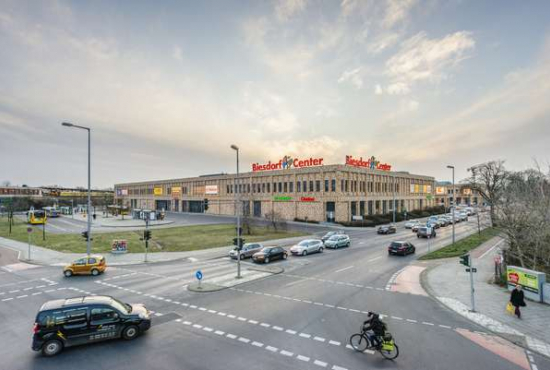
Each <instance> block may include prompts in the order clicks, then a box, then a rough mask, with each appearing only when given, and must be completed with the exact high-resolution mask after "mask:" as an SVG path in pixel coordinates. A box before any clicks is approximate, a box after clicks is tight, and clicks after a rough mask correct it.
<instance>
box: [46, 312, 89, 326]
mask: <svg viewBox="0 0 550 370" xmlns="http://www.w3.org/2000/svg"><path fill="white" fill-rule="evenodd" d="M87 311H88V310H87V309H85V308H84V309H82V308H77V309H73V310H63V311H56V312H54V313H53V316H54V320H55V325H56V326H57V325H62V326H63V327H64V328H66V329H71V328H78V327H80V326H84V325H86V324H87V320H86V316H87V314H88V312H87Z"/></svg>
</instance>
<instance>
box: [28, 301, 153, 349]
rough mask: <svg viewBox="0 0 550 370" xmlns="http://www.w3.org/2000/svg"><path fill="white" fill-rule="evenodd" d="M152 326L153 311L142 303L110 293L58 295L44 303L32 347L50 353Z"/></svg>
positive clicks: (132, 334)
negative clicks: (56, 297)
mask: <svg viewBox="0 0 550 370" xmlns="http://www.w3.org/2000/svg"><path fill="white" fill-rule="evenodd" d="M150 327H151V316H150V313H149V311H148V310H147V308H145V306H144V305H142V304H128V303H123V302H120V301H118V300H117V299H115V298H113V297H109V296H84V297H77V298H67V299H56V300H53V301H48V302H46V303H44V304H43V305H42V307H40V310H39V311H38V314H37V315H36V320H35V323H34V328H33V333H34V334H33V339H32V349H33V350H34V351H42V353H43V354H44V356H48V357H50V356H55V355H57V354H58V353H60V352H61V351H62V350H63V348H65V347H71V346H75V345H79V344H88V343H95V342H101V341H104V340H108V339H115V338H123V339H126V340H131V339H134V338H136V337H137V336H138V335H139V334H140V333H143V332H145V331H147V330H149V328H150Z"/></svg>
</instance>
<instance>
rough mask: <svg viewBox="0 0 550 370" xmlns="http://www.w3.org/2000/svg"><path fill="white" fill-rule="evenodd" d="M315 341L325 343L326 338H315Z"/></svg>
mask: <svg viewBox="0 0 550 370" xmlns="http://www.w3.org/2000/svg"><path fill="white" fill-rule="evenodd" d="M313 340H316V341H318V342H324V341H325V338H323V337H313Z"/></svg>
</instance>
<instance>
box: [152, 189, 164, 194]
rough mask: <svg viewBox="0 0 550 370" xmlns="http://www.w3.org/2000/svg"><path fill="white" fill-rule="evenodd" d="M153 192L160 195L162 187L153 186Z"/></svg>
mask: <svg viewBox="0 0 550 370" xmlns="http://www.w3.org/2000/svg"><path fill="white" fill-rule="evenodd" d="M153 194H155V195H162V188H154V189H153Z"/></svg>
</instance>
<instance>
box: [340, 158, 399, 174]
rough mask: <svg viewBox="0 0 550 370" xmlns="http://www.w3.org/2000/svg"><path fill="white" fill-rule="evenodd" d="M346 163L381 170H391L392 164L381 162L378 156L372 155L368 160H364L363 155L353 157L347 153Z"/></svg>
mask: <svg viewBox="0 0 550 370" xmlns="http://www.w3.org/2000/svg"><path fill="white" fill-rule="evenodd" d="M346 165H347V166H353V167H365V168H370V169H371V170H381V171H390V170H391V165H389V164H387V163H380V161H377V160H376V157H374V156H372V157H370V158H369V159H367V160H366V161H365V160H363V157H359V159H357V158H353V157H352V156H351V155H346Z"/></svg>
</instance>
